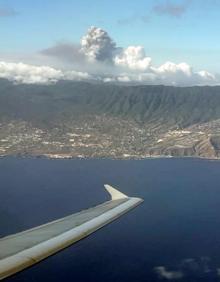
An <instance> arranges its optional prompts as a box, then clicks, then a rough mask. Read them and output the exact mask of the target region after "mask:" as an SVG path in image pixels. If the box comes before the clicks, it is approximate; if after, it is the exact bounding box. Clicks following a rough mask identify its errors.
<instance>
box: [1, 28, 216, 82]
mask: <svg viewBox="0 0 220 282" xmlns="http://www.w3.org/2000/svg"><path fill="white" fill-rule="evenodd" d="M0 55H1V54H0ZM1 56H2V55H1ZM42 60H43V62H44V63H45V62H47V64H48V65H49V66H45V65H44V66H40V65H39V64H40V63H41V62H42ZM15 61H17V63H15V62H13V63H11V62H10V63H9V62H4V61H2V62H1V63H0V77H4V78H8V79H10V80H14V81H16V82H17V83H19V82H21V83H52V82H56V81H58V80H60V79H68V80H85V79H93V80H99V81H100V80H102V81H103V82H108V83H109V82H120V83H139V84H164V85H175V86H191V85H206V84H208V85H216V84H219V82H220V76H216V75H214V74H212V73H210V72H208V71H206V70H202V71H194V70H193V68H192V66H190V65H189V64H187V63H185V62H181V63H174V62H165V63H164V64H162V65H161V66H155V65H154V64H153V63H152V59H151V57H149V56H147V55H146V51H145V49H144V47H143V46H128V47H126V48H122V47H118V46H117V45H116V43H115V41H114V40H113V39H112V38H111V37H110V36H109V34H108V33H107V32H106V31H105V30H103V29H101V28H98V27H93V26H92V27H90V28H89V29H88V32H87V34H86V35H84V36H83V37H82V40H81V44H75V43H69V42H68V43H65V42H61V43H57V44H56V45H55V46H52V47H50V48H47V49H44V50H42V51H41V52H40V53H39V54H37V56H36V54H35V55H34V56H33V58H32V62H35V63H37V64H38V66H35V65H33V63H32V64H30V56H27V58H26V60H24V59H23V58H22V59H21V61H23V63H19V61H18V59H17V60H15ZM24 62H26V64H25V63H24ZM61 69H62V70H61Z"/></svg>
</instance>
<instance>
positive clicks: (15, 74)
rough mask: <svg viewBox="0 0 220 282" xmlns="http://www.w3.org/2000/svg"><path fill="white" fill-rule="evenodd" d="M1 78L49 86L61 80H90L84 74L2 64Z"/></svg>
mask: <svg viewBox="0 0 220 282" xmlns="http://www.w3.org/2000/svg"><path fill="white" fill-rule="evenodd" d="M0 78H6V79H9V80H12V81H15V82H17V83H27V84H31V83H36V84H48V83H54V82H57V81H58V80H60V79H70V80H82V79H89V78H90V76H89V75H88V74H87V73H83V72H76V71H62V70H58V69H54V68H52V67H48V66H33V65H28V64H24V63H7V62H0Z"/></svg>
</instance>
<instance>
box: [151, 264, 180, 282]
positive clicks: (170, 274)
mask: <svg viewBox="0 0 220 282" xmlns="http://www.w3.org/2000/svg"><path fill="white" fill-rule="evenodd" d="M155 271H156V273H157V274H158V276H159V278H165V279H167V280H174V279H175V280H176V279H181V278H183V273H182V272H181V271H168V270H166V268H165V267H164V266H158V267H155Z"/></svg>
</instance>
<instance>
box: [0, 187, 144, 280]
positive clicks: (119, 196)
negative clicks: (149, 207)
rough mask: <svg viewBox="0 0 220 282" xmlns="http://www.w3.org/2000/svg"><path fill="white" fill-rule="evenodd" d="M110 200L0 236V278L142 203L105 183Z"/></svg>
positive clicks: (13, 272) (91, 231) (33, 262)
mask: <svg viewBox="0 0 220 282" xmlns="http://www.w3.org/2000/svg"><path fill="white" fill-rule="evenodd" d="M105 188H106V190H107V191H108V192H109V193H110V195H111V200H110V201H107V202H105V203H103V204H101V205H98V206H96V207H93V208H90V209H87V210H84V211H81V212H79V213H75V214H72V215H69V216H67V217H64V218H61V219H58V220H55V221H52V222H49V223H47V224H44V225H40V226H38V227H35V228H32V229H29V230H26V231H24V232H20V233H17V234H14V235H10V236H7V237H4V238H1V239H0V280H2V279H4V278H6V277H8V276H10V275H13V274H15V273H16V272H19V271H21V270H23V269H25V268H27V267H29V266H31V265H33V264H35V263H38V262H39V261H41V260H42V259H45V258H47V257H48V256H50V255H52V254H54V253H56V252H58V251H60V250H62V249H63V248H65V247H67V246H69V245H71V244H73V243H75V242H77V241H79V240H80V239H82V238H84V237H86V236H88V235H89V234H91V233H93V232H94V231H96V230H98V229H99V228H101V227H103V226H104V225H106V224H108V223H110V222H111V221H113V220H115V219H116V218H118V217H119V216H121V215H123V214H124V213H126V212H128V211H129V210H130V209H132V208H134V207H136V206H137V205H139V204H140V203H141V202H142V201H143V200H142V199H140V198H131V197H127V196H126V195H125V194H123V193H121V192H119V191H118V190H116V189H115V188H113V187H111V186H110V185H107V184H106V185H105Z"/></svg>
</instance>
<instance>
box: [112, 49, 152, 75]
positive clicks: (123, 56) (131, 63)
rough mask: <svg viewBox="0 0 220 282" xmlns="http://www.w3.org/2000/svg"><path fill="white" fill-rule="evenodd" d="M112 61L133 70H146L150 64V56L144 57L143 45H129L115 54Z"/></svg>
mask: <svg viewBox="0 0 220 282" xmlns="http://www.w3.org/2000/svg"><path fill="white" fill-rule="evenodd" d="M114 62H115V65H116V66H121V67H125V68H128V69H131V70H135V71H136V70H137V71H146V70H147V69H148V68H149V67H150V65H151V58H150V57H146V54H145V50H144V47H142V46H129V47H128V48H126V49H124V50H122V52H120V53H119V54H118V55H116V56H115V58H114Z"/></svg>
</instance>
